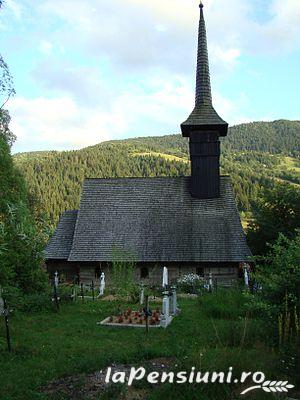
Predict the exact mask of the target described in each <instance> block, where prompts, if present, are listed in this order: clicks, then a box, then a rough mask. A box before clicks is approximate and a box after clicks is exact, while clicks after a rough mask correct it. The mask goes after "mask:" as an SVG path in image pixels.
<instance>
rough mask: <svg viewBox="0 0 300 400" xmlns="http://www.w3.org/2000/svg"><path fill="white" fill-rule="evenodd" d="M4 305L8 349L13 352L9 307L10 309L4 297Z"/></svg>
mask: <svg viewBox="0 0 300 400" xmlns="http://www.w3.org/2000/svg"><path fill="white" fill-rule="evenodd" d="M3 305H4V311H3V315H4V320H5V328H6V340H7V349H8V351H9V352H10V353H11V340H10V331H9V324H8V315H9V309H8V305H7V302H6V299H3Z"/></svg>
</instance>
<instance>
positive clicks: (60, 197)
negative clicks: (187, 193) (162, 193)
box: [14, 120, 300, 224]
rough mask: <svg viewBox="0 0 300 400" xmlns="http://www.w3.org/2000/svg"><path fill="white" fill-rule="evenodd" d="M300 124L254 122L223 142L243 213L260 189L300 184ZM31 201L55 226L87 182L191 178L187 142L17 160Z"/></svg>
mask: <svg viewBox="0 0 300 400" xmlns="http://www.w3.org/2000/svg"><path fill="white" fill-rule="evenodd" d="M299 145H300V121H283V120H280V121H274V122H254V123H250V124H242V125H237V126H234V127H232V128H230V129H229V134H228V137H227V138H225V139H223V140H222V158H221V165H222V173H224V174H230V175H231V178H232V181H233V186H234V190H235V193H236V198H237V204H238V207H239V209H240V211H241V212H249V211H251V207H252V205H253V203H254V202H255V198H256V196H257V192H258V190H259V189H260V186H270V185H272V183H273V181H274V179H275V180H277V181H288V182H290V183H291V184H296V185H297V184H300V163H299V159H298V158H297V157H298V155H299ZM14 159H15V162H16V164H17V165H18V166H19V167H20V169H21V171H22V173H23V174H24V177H25V179H26V181H27V184H28V186H29V189H30V192H31V194H32V196H34V197H35V199H37V200H38V201H39V204H40V207H41V209H42V210H43V212H44V214H45V215H46V217H47V218H48V219H49V220H50V222H51V223H52V224H55V223H56V221H57V219H58V217H59V214H60V213H62V212H63V211H64V210H66V209H75V208H77V207H78V205H79V199H80V192H81V185H82V182H83V179H84V178H85V177H104V178H105V177H125V176H166V175H171V176H175V175H187V174H189V173H190V171H189V162H188V161H189V159H188V141H187V140H186V139H185V138H182V137H181V135H168V136H155V137H144V138H143V137H141V138H134V139H126V140H120V141H117V140H114V141H109V142H103V143H100V144H97V145H95V146H90V147H86V148H84V149H81V150H76V151H64V152H57V151H47V152H31V153H20V154H16V155H15V156H14Z"/></svg>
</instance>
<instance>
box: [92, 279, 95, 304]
mask: <svg viewBox="0 0 300 400" xmlns="http://www.w3.org/2000/svg"><path fill="white" fill-rule="evenodd" d="M92 296H93V300H95V286H94V281H92Z"/></svg>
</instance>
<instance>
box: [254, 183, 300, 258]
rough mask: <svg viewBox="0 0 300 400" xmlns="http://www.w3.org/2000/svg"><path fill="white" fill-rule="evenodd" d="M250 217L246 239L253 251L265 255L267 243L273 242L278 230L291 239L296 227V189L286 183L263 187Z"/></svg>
mask: <svg viewBox="0 0 300 400" xmlns="http://www.w3.org/2000/svg"><path fill="white" fill-rule="evenodd" d="M253 217H254V219H253V221H252V222H251V223H250V225H249V228H248V234H247V238H248V242H249V245H250V246H251V248H252V250H253V252H254V254H258V255H262V254H266V252H267V251H268V246H267V244H268V243H270V244H273V243H274V242H275V241H276V239H277V238H278V236H279V234H280V233H282V234H284V235H285V236H286V237H287V238H290V239H293V238H294V237H295V235H296V229H297V228H299V227H300V191H299V189H298V188H297V187H295V186H294V185H291V184H288V183H286V184H276V185H275V186H274V187H273V188H271V189H270V188H268V189H264V190H263V192H262V196H261V198H260V199H259V201H258V202H257V204H256V205H255V206H254V208H253Z"/></svg>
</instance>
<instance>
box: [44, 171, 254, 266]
mask: <svg viewBox="0 0 300 400" xmlns="http://www.w3.org/2000/svg"><path fill="white" fill-rule="evenodd" d="M189 181H190V178H189V177H175V178H170V177H164V178H121V179H86V180H85V182H84V185H83V193H82V197H81V203H80V209H79V211H78V215H77V221H76V226H75V231H74V237H73V243H72V247H71V251H70V254H69V258H68V260H69V261H90V262H92V261H112V258H113V249H114V247H117V248H118V249H124V250H126V251H128V250H129V251H131V252H132V253H133V254H134V255H135V256H136V257H137V261H139V262H240V261H245V260H247V259H248V257H249V256H250V255H251V253H250V250H249V248H248V246H247V244H246V239H245V234H244V232H243V229H242V226H241V222H240V218H239V214H238V211H237V209H236V205H235V200H234V195H233V191H232V187H231V182H230V178H229V177H222V178H221V197H220V198H215V199H208V200H203V199H195V198H192V197H191V195H190V191H189ZM72 217H73V218H74V217H75V213H74V212H72ZM68 224H69V225H68ZM67 225H68V226H67ZM73 226H74V219H72V218H70V214H68V213H67V214H64V216H63V217H62V219H61V220H60V223H59V225H58V228H57V231H56V232H55V235H54V238H52V239H51V241H50V243H49V245H48V247H47V254H48V258H59V257H58V256H60V255H61V254H62V251H61V250H60V248H59V247H57V248H58V253H59V254H56V253H55V246H58V244H59V243H60V237H61V238H62V239H63V240H62V241H63V242H64V240H65V238H66V237H68V238H69V234H67V235H66V232H65V231H64V227H65V229H66V230H67V232H69V233H71V231H72V229H73ZM68 243H69V242H68ZM65 250H67V246H66V247H65ZM66 252H67V251H66ZM66 252H65V253H64V255H66Z"/></svg>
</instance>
